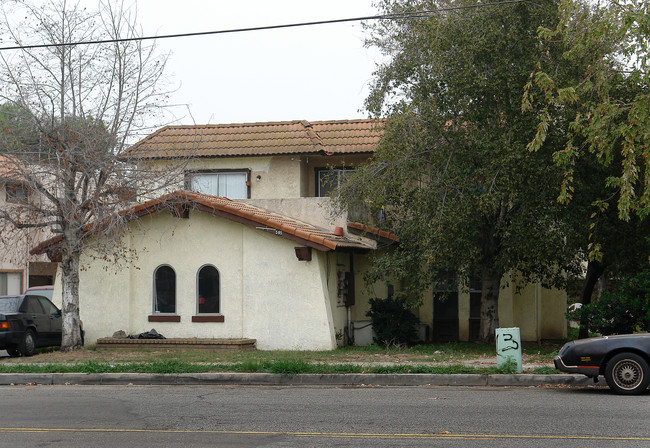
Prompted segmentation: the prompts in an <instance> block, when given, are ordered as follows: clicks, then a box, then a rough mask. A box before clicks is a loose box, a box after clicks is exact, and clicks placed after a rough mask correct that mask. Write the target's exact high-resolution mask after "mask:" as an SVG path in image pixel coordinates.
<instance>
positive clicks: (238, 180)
mask: <svg viewBox="0 0 650 448" xmlns="http://www.w3.org/2000/svg"><path fill="white" fill-rule="evenodd" d="M186 179H187V181H186V183H187V187H188V188H189V189H190V190H192V191H196V192H198V193H204V194H209V195H212V196H221V197H224V198H228V199H248V197H249V193H248V185H249V179H248V170H241V171H240V170H237V171H206V172H193V173H188V174H187V177H186Z"/></svg>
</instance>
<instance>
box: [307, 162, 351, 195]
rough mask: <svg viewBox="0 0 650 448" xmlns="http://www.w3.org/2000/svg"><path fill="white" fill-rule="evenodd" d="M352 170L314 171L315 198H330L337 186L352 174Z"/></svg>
mask: <svg viewBox="0 0 650 448" xmlns="http://www.w3.org/2000/svg"><path fill="white" fill-rule="evenodd" d="M354 171H355V170H354V169H352V168H333V169H322V170H317V171H316V196H318V197H325V196H331V195H332V192H334V191H335V190H336V189H337V188H339V186H340V185H341V182H342V181H343V179H345V176H347V175H348V174H351V173H354Z"/></svg>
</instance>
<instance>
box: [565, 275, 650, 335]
mask: <svg viewBox="0 0 650 448" xmlns="http://www.w3.org/2000/svg"><path fill="white" fill-rule="evenodd" d="M575 315H576V317H578V318H580V319H585V320H586V321H588V322H589V325H588V328H589V331H591V332H592V333H598V334H602V335H609V334H625V333H633V332H635V331H645V332H648V331H650V272H648V271H647V270H646V271H643V272H641V273H638V274H636V275H634V276H631V277H626V278H624V279H623V280H622V282H621V285H620V287H618V288H617V289H615V290H613V291H608V290H606V291H603V294H602V295H601V296H600V297H599V298H598V299H597V300H596V301H594V302H593V303H590V304H588V305H584V306H582V308H579V309H578V310H576V311H575Z"/></svg>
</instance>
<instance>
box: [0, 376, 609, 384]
mask: <svg viewBox="0 0 650 448" xmlns="http://www.w3.org/2000/svg"><path fill="white" fill-rule="evenodd" d="M19 384H20V385H22V384H34V385H36V384H38V385H242V386H352V387H363V386H402V387H403V386H504V387H513V386H523V387H535V386H544V385H553V386H588V385H593V384H594V382H593V380H591V379H589V378H587V377H586V376H584V375H566V374H557V375H536V374H490V375H486V374H476V375H473V374H457V375H433V374H342V375H339V374H299V375H279V374H270V373H192V374H165V375H162V374H148V373H101V374H84V373H34V374H31V373H0V386H9V385H19ZM598 384H599V385H605V382H604V380H602V379H601V381H600V382H599V383H598Z"/></svg>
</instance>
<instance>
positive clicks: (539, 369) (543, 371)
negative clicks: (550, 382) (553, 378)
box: [533, 367, 560, 375]
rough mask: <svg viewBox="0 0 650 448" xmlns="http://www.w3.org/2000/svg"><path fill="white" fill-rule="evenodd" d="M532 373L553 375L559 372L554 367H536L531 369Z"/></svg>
mask: <svg viewBox="0 0 650 448" xmlns="http://www.w3.org/2000/svg"><path fill="white" fill-rule="evenodd" d="M533 373H534V374H536V375H555V374H558V373H560V372H559V371H558V370H556V369H555V368H554V367H537V368H535V369H533Z"/></svg>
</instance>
